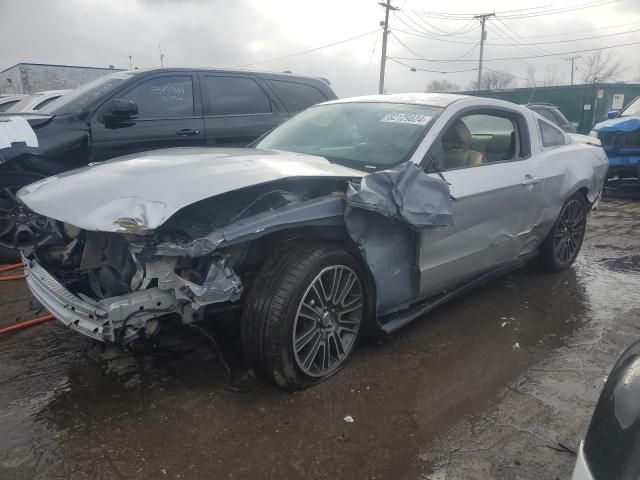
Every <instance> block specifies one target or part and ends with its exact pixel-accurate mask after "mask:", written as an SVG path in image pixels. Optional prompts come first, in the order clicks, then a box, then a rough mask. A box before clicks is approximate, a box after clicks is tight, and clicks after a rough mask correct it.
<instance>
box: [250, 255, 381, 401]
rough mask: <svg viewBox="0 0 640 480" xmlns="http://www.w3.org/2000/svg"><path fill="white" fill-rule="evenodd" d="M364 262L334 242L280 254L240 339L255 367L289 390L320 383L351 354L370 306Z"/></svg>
mask: <svg viewBox="0 0 640 480" xmlns="http://www.w3.org/2000/svg"><path fill="white" fill-rule="evenodd" d="M365 279H366V277H365V274H364V272H363V270H362V268H361V266H360V265H359V264H358V262H357V261H356V260H355V259H354V258H353V257H352V256H351V255H350V254H348V253H347V252H346V251H344V250H342V249H341V248H339V247H337V246H333V245H331V244H313V245H307V246H301V247H297V248H294V249H292V250H289V251H281V252H279V253H276V254H274V255H273V256H272V257H271V258H270V259H269V260H267V262H265V264H264V265H263V266H262V268H261V270H260V272H259V273H258V275H257V276H256V279H255V282H254V284H253V286H252V288H251V291H250V292H249V295H248V296H247V299H246V303H245V305H244V310H243V314H242V344H243V348H244V351H245V354H246V356H247V359H248V360H249V362H250V364H251V365H252V367H253V368H254V370H255V371H256V372H257V373H260V374H261V375H263V376H264V377H266V378H267V379H268V380H270V381H272V382H274V383H276V384H277V385H278V386H279V387H281V388H284V389H287V390H299V389H303V388H307V387H309V386H311V385H314V384H316V383H318V382H321V381H322V380H324V379H326V378H328V377H330V376H331V375H333V374H334V373H336V372H337V371H338V370H339V369H340V368H341V367H342V366H343V365H344V364H345V363H346V362H347V361H348V360H349V358H350V357H351V355H352V353H353V351H354V349H355V347H356V345H357V343H358V340H359V338H360V336H361V333H362V330H363V329H364V322H365V319H366V318H367V314H368V313H369V312H368V310H369V308H368V305H369V303H368V302H367V292H366V291H365V287H366V281H365Z"/></svg>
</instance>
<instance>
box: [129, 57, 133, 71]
mask: <svg viewBox="0 0 640 480" xmlns="http://www.w3.org/2000/svg"><path fill="white" fill-rule="evenodd" d="M129 70H133V55H129Z"/></svg>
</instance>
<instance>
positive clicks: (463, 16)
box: [416, 0, 622, 20]
mask: <svg viewBox="0 0 640 480" xmlns="http://www.w3.org/2000/svg"><path fill="white" fill-rule="evenodd" d="M620 1H622V0H604V1H602V0H592V1H590V2H587V3H583V4H575V5H565V6H563V7H555V8H548V9H542V7H532V8H531V10H536V9H537V10H538V11H530V12H526V10H528V9H521V10H520V11H517V10H503V11H498V12H494V13H495V14H496V15H500V16H502V18H506V19H517V18H531V17H541V16H546V15H558V14H563V13H570V12H575V11H578V10H585V9H588V8H595V7H602V6H605V5H610V4H612V3H617V2H620ZM416 13H419V14H422V15H423V16H426V17H428V18H439V19H443V20H467V19H469V18H472V17H473V16H474V15H475V14H474V13H448V12H433V11H431V12H430V11H421V10H416Z"/></svg>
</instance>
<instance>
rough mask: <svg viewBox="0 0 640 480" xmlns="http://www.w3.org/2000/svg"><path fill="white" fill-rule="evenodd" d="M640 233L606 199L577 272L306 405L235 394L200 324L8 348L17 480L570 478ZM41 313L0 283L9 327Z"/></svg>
mask: <svg viewBox="0 0 640 480" xmlns="http://www.w3.org/2000/svg"><path fill="white" fill-rule="evenodd" d="M639 231H640V202H637V201H629V200H608V201H606V202H603V204H601V207H600V208H599V209H598V210H597V211H596V212H594V213H593V214H592V216H591V218H590V221H589V226H588V230H587V234H586V239H585V243H584V246H583V251H582V253H581V255H580V257H579V260H578V261H577V262H576V264H575V265H574V266H573V267H572V268H571V269H570V270H567V271H565V272H561V273H558V274H548V273H545V272H543V271H541V270H540V269H538V268H537V267H536V266H535V265H534V264H532V265H530V266H527V267H525V268H523V269H522V270H520V271H517V272H515V273H513V274H510V275H508V276H506V277H503V278H501V279H498V280H496V281H494V282H492V283H490V284H488V285H486V286H484V287H481V288H479V289H477V290H475V291H473V292H470V293H469V294H467V295H465V296H464V297H461V298H459V299H457V300H455V301H453V302H451V303H449V304H447V305H444V306H442V307H441V308H438V309H437V310H435V311H433V312H431V313H429V314H428V315H427V316H425V317H424V318H421V319H419V320H418V321H416V322H414V323H413V324H411V325H409V326H408V327H406V328H404V329H403V330H401V331H399V332H398V333H397V334H395V335H394V336H393V337H391V338H390V339H388V340H386V341H383V342H380V343H378V344H372V343H365V344H361V346H360V348H359V350H358V352H357V354H356V355H355V357H354V359H353V361H352V362H351V363H350V364H349V365H348V366H347V367H346V368H345V369H344V370H343V371H342V372H340V373H339V374H338V375H336V376H334V377H333V378H331V379H330V380H329V381H326V382H324V383H323V384H320V385H318V386H316V387H314V388H312V389H309V390H307V391H304V392H297V393H283V392H281V391H279V390H277V389H276V388H275V387H273V386H271V385H269V384H266V383H264V382H262V381H260V380H254V381H249V382H247V383H246V384H245V386H246V387H247V390H248V391H245V392H236V391H232V390H230V389H229V388H228V384H229V382H228V376H227V372H226V369H225V368H224V365H223V363H221V361H220V359H219V356H218V355H216V353H215V349H214V348H213V347H212V343H211V340H210V339H209V338H208V337H207V336H206V335H204V334H203V333H202V332H201V331H200V330H198V329H195V328H187V327H185V328H183V329H181V330H178V331H177V332H176V334H175V335H177V337H178V340H177V341H176V342H174V345H169V346H166V345H165V346H163V347H162V348H155V349H148V350H146V351H143V352H139V353H137V354H136V355H131V354H121V353H118V352H114V351H109V352H106V353H105V354H103V355H99V351H98V349H96V348H95V347H92V346H91V343H90V342H88V341H86V340H84V339H82V338H80V337H79V336H78V335H77V334H75V333H73V332H71V331H68V330H67V329H65V328H64V327H63V326H61V325H60V324H58V323H56V322H50V323H47V324H44V325H40V326H36V327H32V328H30V329H28V330H25V331H21V332H18V333H15V334H10V335H6V336H3V337H0V479H14V478H15V479H23V478H24V479H31V478H36V479H58V478H60V479H75V478H78V479H84V478H91V479H121V478H127V479H129V478H131V479H159V478H160V479H162V478H167V479H222V478H225V479H232V478H242V479H253V478H256V479H257V478H262V479H263V478H277V479H295V478H305V479H329V478H330V479H429V480H451V479H466V478H469V479H485V478H486V479H492V478H504V479H516V478H518V479H528V478H531V479H538V478H545V479H546V478H551V479H553V478H568V477H569V476H570V473H571V469H572V466H573V462H574V461H575V456H574V455H573V454H572V453H571V451H570V450H575V449H576V448H577V446H578V444H579V441H580V439H581V438H582V436H583V435H584V433H585V431H586V427H587V424H588V421H589V417H590V413H591V410H592V408H593V406H594V405H595V401H596V400H597V396H598V393H599V391H600V389H601V388H602V386H603V381H602V379H603V377H604V375H606V374H607V373H608V371H609V369H610V368H611V366H612V365H613V363H614V362H615V359H616V358H617V356H618V355H619V354H620V353H621V352H622V351H623V350H624V348H625V347H626V346H627V345H628V344H630V343H632V342H633V341H634V340H635V339H636V338H638V337H640V295H638V293H637V292H638V287H639V286H640V235H639V234H638V233H639ZM36 314H37V312H35V311H33V310H32V309H31V304H30V296H29V294H28V292H27V289H26V287H25V285H24V284H23V282H0V325H1V326H5V325H9V324H12V323H13V322H14V321H15V320H17V319H26V318H32V317H33V316H35V315H36ZM226 331H231V332H233V329H232V328H231V329H228V328H225V329H222V330H220V329H217V330H213V331H212V332H213V333H214V334H216V335H218V336H219V337H224V336H225V332H226ZM223 343H224V344H225V345H224V348H225V349H226V350H228V351H229V352H232V353H233V352H234V351H236V350H237V347H236V345H235V342H234V341H226V342H223ZM229 361H230V363H231V367H232V369H233V370H234V371H235V370H241V365H242V360H241V359H237V358H233V357H231V358H230V360H229ZM347 416H351V417H352V418H353V422H352V423H349V422H345V421H344V418H345V417H347ZM562 446H565V447H568V449H564V448H562Z"/></svg>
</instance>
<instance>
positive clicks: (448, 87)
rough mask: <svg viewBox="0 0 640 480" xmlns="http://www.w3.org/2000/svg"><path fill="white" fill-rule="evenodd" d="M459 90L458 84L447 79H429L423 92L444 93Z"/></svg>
mask: <svg viewBox="0 0 640 480" xmlns="http://www.w3.org/2000/svg"><path fill="white" fill-rule="evenodd" d="M456 90H460V86H459V85H458V84H456V83H453V82H450V81H449V80H431V81H430V82H429V85H427V89H426V90H425V92H434V93H446V92H455V91H456Z"/></svg>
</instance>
